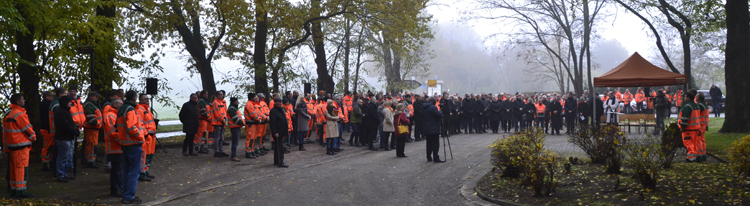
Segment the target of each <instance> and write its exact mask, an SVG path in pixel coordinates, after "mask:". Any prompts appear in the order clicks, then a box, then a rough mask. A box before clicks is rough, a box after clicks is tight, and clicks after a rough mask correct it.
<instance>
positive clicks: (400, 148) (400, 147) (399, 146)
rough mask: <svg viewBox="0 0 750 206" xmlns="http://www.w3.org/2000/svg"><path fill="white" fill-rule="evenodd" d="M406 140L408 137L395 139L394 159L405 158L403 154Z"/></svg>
mask: <svg viewBox="0 0 750 206" xmlns="http://www.w3.org/2000/svg"><path fill="white" fill-rule="evenodd" d="M394 136H395V135H394ZM406 138H409V137H408V136H403V137H396V157H403V156H406V154H404V147H406Z"/></svg>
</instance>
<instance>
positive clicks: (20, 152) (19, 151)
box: [3, 94, 36, 198]
mask: <svg viewBox="0 0 750 206" xmlns="http://www.w3.org/2000/svg"><path fill="white" fill-rule="evenodd" d="M10 103H11V105H10V110H9V111H8V112H6V113H5V117H4V118H3V125H4V127H3V151H4V152H8V154H9V157H8V158H9V159H10V165H9V166H8V168H9V170H8V173H9V178H10V179H9V180H8V182H9V183H10V190H11V191H10V196H11V197H16V198H30V197H33V195H31V194H29V193H28V190H26V183H27V182H26V181H27V177H28V167H29V151H31V142H32V141H34V140H36V133H34V128H33V127H32V126H31V122H29V116H28V115H26V109H24V108H23V106H24V105H25V103H26V100H25V99H24V98H23V96H22V95H21V94H13V95H12V96H11V97H10Z"/></svg>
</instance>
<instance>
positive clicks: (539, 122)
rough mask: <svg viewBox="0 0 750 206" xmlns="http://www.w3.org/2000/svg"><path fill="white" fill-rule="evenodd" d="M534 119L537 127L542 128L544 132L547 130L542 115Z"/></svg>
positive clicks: (545, 121) (545, 120)
mask: <svg viewBox="0 0 750 206" xmlns="http://www.w3.org/2000/svg"><path fill="white" fill-rule="evenodd" d="M535 121H536V126H537V127H539V128H544V132H547V119H545V118H544V117H537V118H536V120H535Z"/></svg>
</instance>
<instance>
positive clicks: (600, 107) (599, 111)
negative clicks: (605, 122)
mask: <svg viewBox="0 0 750 206" xmlns="http://www.w3.org/2000/svg"><path fill="white" fill-rule="evenodd" d="M594 96H596V97H595V98H594V102H595V103H594V104H596V115H594V116H596V117H594V121H593V122H596V127H599V125H601V124H602V116H604V115H605V114H604V101H602V99H601V98H599V94H598V93H597V94H596V95H594Z"/></svg>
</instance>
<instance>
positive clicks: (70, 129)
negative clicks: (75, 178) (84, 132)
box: [54, 96, 81, 182]
mask: <svg viewBox="0 0 750 206" xmlns="http://www.w3.org/2000/svg"><path fill="white" fill-rule="evenodd" d="M59 100H60V102H61V103H62V104H59V105H58V106H59V107H55V108H54V109H55V115H54V118H55V120H54V124H55V145H56V146H57V147H56V148H57V160H56V163H57V165H56V166H55V168H56V169H57V173H56V175H55V177H57V181H58V182H68V181H69V180H71V178H70V177H69V176H68V170H71V169H73V158H72V157H71V156H70V154H71V151H72V149H73V148H72V146H73V139H74V137H75V136H78V135H80V134H81V133H80V131H79V130H78V126H76V124H75V122H74V121H73V115H72V114H70V112H69V111H70V107H71V106H73V100H72V99H71V98H70V97H69V96H62V97H60V99H59Z"/></svg>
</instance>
